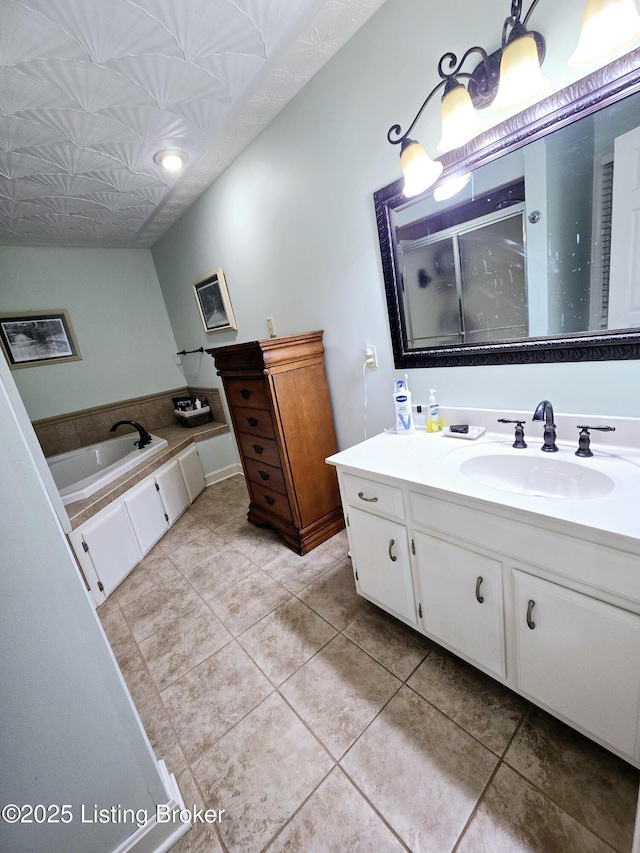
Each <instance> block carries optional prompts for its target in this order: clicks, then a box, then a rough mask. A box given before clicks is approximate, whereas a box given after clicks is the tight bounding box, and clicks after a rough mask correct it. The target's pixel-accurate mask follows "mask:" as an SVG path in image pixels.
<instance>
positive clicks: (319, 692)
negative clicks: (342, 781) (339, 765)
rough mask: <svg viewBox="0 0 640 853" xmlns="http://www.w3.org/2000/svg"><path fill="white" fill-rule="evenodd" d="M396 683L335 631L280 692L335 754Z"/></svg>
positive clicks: (357, 732) (348, 743) (367, 720)
mask: <svg viewBox="0 0 640 853" xmlns="http://www.w3.org/2000/svg"><path fill="white" fill-rule="evenodd" d="M400 684H401V682H400V681H398V679H397V678H396V677H395V676H394V675H391V673H390V672H388V671H387V670H386V669H384V668H383V667H382V666H380V664H379V663H376V661H374V660H372V658H370V657H369V655H367V654H365V653H364V652H363V651H362V650H361V649H359V648H358V647H357V646H356V645H355V644H354V643H352V642H351V641H350V640H347V639H346V638H345V637H343V636H340V635H339V636H337V637H336V638H335V639H334V640H332V641H331V642H330V643H329V645H327V646H325V647H324V648H323V649H322V650H321V651H320V652H318V654H317V655H315V657H313V658H312V659H311V660H310V661H308V662H307V663H306V664H305V665H304V666H303V667H302V668H301V669H299V670H298V671H297V672H296V673H295V675H292V676H291V678H290V679H289V680H288V681H286V682H285V683H284V684H283V685H282V687H281V688H280V692H281V693H282V695H283V696H284V697H285V699H286V700H287V702H289V703H290V704H291V706H292V707H293V708H294V710H295V711H296V713H298V714H299V715H300V716H301V717H302V719H303V720H304V721H305V723H306V724H307V725H308V726H309V728H310V729H311V731H312V732H314V734H315V735H316V736H317V737H318V738H319V739H320V740H321V741H322V743H323V744H324V745H325V746H326V747H327V749H328V750H329V751H330V752H331V754H332V755H334V756H335V757H336V758H340V756H341V755H343V754H344V753H345V751H346V750H347V749H348V748H349V747H350V746H351V744H352V743H353V742H354V741H355V740H356V738H357V737H358V736H359V735H360V734H361V733H362V732H363V731H364V729H365V728H366V727H367V726H368V725H369V723H370V722H371V721H372V720H373V718H374V717H375V716H376V714H377V713H378V712H379V711H380V709H381V708H382V707H383V705H384V704H385V702H387V701H388V700H389V699H390V698H391V697H392V696H393V694H394V693H395V692H396V690H397V689H398V688H399V687H400Z"/></svg>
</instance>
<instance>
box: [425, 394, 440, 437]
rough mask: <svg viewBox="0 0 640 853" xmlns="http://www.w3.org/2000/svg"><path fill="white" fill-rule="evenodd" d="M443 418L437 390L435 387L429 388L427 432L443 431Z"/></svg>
mask: <svg viewBox="0 0 640 853" xmlns="http://www.w3.org/2000/svg"><path fill="white" fill-rule="evenodd" d="M442 429H443V426H442V420H441V418H440V407H439V406H438V401H437V400H436V392H435V390H434V389H433V388H431V389H430V390H429V410H428V412H427V432H442Z"/></svg>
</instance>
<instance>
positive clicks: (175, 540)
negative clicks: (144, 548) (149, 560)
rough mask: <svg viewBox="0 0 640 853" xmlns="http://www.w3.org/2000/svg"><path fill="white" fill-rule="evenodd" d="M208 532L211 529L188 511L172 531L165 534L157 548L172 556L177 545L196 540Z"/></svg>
mask: <svg viewBox="0 0 640 853" xmlns="http://www.w3.org/2000/svg"><path fill="white" fill-rule="evenodd" d="M208 530H209V528H208V527H207V526H206V525H205V524H202V522H201V521H198V519H197V518H196V517H195V516H194V515H191V513H190V512H188V511H187V512H185V513H184V514H183V515H182V516H181V517H180V518H179V519H178V520H177V521H176V523H175V524H174V525H173V527H172V528H171V530H169V532H168V533H165V535H164V536H163V537H162V539H161V540H160V541H159V542H158V545H157V547H158V548H160V550H161V551H164V553H165V554H170V553H171V551H172V550H173V549H174V548H175V547H176V545H182V544H183V543H184V542H188V541H189V540H190V539H195V537H196V536H200V535H201V534H203V533H206V532H207V531H208Z"/></svg>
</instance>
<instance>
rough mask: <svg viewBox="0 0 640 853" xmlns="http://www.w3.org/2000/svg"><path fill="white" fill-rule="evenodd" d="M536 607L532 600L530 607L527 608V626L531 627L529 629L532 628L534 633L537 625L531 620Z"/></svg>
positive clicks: (531, 599)
mask: <svg viewBox="0 0 640 853" xmlns="http://www.w3.org/2000/svg"><path fill="white" fill-rule="evenodd" d="M535 606H536V603H535V601H534V600H533V598H530V599H529V606H528V607H527V625H528V626H529V628H531V630H532V631H533V629H534V628H535V627H536V623H535V622H534V621H533V619H532V618H531V613H532V612H533V608H534V607H535Z"/></svg>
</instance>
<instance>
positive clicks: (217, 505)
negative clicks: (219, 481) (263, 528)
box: [189, 495, 247, 532]
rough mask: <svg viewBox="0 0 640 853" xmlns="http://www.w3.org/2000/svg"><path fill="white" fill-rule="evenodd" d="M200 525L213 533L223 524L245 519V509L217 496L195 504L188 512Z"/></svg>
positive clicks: (234, 502)
mask: <svg viewBox="0 0 640 853" xmlns="http://www.w3.org/2000/svg"><path fill="white" fill-rule="evenodd" d="M189 512H190V513H191V515H192V516H193V517H194V518H196V519H197V520H198V521H199V522H200V524H205V525H206V526H207V527H209V528H210V529H211V530H213V531H214V532H215V531H216V530H217V529H218V528H219V527H222V526H223V525H225V524H228V523H229V522H234V521H236V522H237V521H242V520H244V519H246V517H247V507H246V506H242V504H239V503H237V502H236V501H230V500H227V499H226V498H223V497H222V496H221V495H217V496H216V499H215V500H214V499H209V500H207V501H206V502H203V503H195V504H193V505H192V507H191V509H190V510H189Z"/></svg>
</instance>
